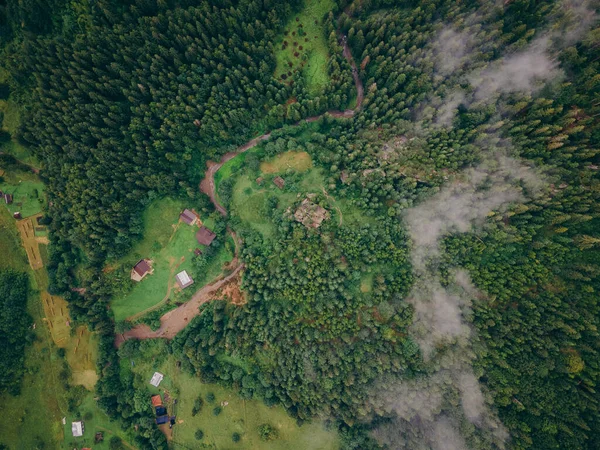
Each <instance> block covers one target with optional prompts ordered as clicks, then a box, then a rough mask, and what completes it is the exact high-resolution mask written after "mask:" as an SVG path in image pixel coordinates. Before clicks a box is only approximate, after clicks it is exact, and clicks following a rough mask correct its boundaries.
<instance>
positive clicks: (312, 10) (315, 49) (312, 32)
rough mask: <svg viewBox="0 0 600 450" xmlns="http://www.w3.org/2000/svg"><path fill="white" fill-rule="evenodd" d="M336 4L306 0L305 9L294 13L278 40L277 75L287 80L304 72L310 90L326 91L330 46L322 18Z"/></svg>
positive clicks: (314, 92)
mask: <svg viewBox="0 0 600 450" xmlns="http://www.w3.org/2000/svg"><path fill="white" fill-rule="evenodd" d="M333 6H334V3H333V1H331V0H306V2H305V6H304V8H303V9H302V11H300V12H299V13H298V14H295V15H294V16H292V17H291V19H290V21H289V22H288V24H287V25H286V26H285V28H284V35H283V36H282V37H281V38H280V39H279V40H278V41H277V42H276V43H275V48H276V49H277V53H276V59H277V68H276V69H275V78H277V79H278V80H280V81H283V82H285V81H286V80H289V79H290V78H292V79H293V78H294V75H295V74H297V73H301V74H302V76H303V77H304V79H305V80H306V85H307V87H308V90H309V92H310V93H311V94H313V95H317V94H319V93H321V92H323V90H324V89H325V86H326V85H327V83H328V82H329V75H328V70H327V64H328V61H329V50H328V48H327V36H326V35H325V30H324V27H323V18H324V16H325V15H326V14H327V13H328V12H329V11H331V9H332V8H333Z"/></svg>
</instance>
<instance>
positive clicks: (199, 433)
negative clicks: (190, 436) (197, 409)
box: [194, 428, 204, 441]
mask: <svg viewBox="0 0 600 450" xmlns="http://www.w3.org/2000/svg"><path fill="white" fill-rule="evenodd" d="M194 437H195V438H196V440H197V441H201V440H202V438H203V437H204V431H202V430H201V429H200V428H198V429H197V430H196V432H195V433H194Z"/></svg>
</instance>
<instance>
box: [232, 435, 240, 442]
mask: <svg viewBox="0 0 600 450" xmlns="http://www.w3.org/2000/svg"><path fill="white" fill-rule="evenodd" d="M241 439H242V436H241V435H240V433H233V434H232V435H231V440H232V441H233V442H240V440H241Z"/></svg>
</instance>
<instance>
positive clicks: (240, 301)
mask: <svg viewBox="0 0 600 450" xmlns="http://www.w3.org/2000/svg"><path fill="white" fill-rule="evenodd" d="M241 284H242V277H241V276H240V275H239V273H238V275H237V276H236V277H234V278H232V279H231V280H230V281H229V282H228V283H227V284H225V285H224V286H223V287H222V288H221V289H219V291H218V292H216V293H215V300H226V301H228V302H230V303H232V304H233V305H236V306H241V305H244V304H246V302H247V299H246V295H245V294H244V292H242V290H241V288H240V285H241Z"/></svg>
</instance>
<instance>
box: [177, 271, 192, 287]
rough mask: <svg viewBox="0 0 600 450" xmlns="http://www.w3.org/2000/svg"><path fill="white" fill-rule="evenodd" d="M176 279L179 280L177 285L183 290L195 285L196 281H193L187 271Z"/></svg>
mask: <svg viewBox="0 0 600 450" xmlns="http://www.w3.org/2000/svg"><path fill="white" fill-rule="evenodd" d="M175 278H176V279H177V284H178V285H179V287H180V288H181V289H185V288H186V287H188V286H189V285H191V284H194V280H192V278H191V277H190V276H189V275H188V273H187V272H186V271H185V270H184V271H183V272H179V273H178V274H177V276H176V277H175Z"/></svg>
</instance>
